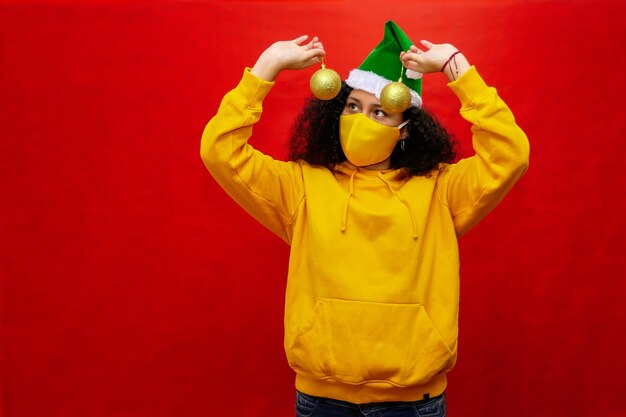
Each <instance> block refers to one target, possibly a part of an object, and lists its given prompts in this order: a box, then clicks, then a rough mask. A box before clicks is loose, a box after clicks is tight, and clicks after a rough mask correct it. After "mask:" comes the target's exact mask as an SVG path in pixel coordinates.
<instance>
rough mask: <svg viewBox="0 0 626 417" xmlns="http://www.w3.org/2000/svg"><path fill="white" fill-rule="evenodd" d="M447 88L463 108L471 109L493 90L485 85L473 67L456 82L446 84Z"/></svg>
mask: <svg viewBox="0 0 626 417" xmlns="http://www.w3.org/2000/svg"><path fill="white" fill-rule="evenodd" d="M448 87H450V89H451V90H452V91H453V92H454V94H456V96H457V97H458V98H459V100H461V104H462V105H463V107H473V106H474V105H475V104H476V103H478V102H480V101H482V99H483V98H487V97H489V96H491V95H492V94H493V91H492V90H493V88H492V87H489V86H488V85H487V84H485V81H483V79H482V77H481V76H480V75H479V74H478V71H476V67H475V66H473V65H472V66H471V67H470V69H468V70H467V71H465V73H463V75H461V76H460V77H459V79H458V80H456V81H453V82H451V83H448Z"/></svg>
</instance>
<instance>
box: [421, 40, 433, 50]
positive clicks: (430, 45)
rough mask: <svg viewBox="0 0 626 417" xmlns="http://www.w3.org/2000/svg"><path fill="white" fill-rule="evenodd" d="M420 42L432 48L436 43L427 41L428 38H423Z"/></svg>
mask: <svg viewBox="0 0 626 417" xmlns="http://www.w3.org/2000/svg"><path fill="white" fill-rule="evenodd" d="M420 43H421V44H422V45H424V46H425V47H426V49H430V48H432V47H433V46H435V44H434V43H432V42H429V41H427V40H425V39H422V40H421V41H420Z"/></svg>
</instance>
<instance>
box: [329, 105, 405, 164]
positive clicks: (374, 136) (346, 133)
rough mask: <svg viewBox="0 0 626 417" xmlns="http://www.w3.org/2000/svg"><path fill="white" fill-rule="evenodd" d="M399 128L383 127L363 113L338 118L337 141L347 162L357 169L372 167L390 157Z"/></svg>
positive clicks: (398, 136) (398, 135) (396, 141)
mask: <svg viewBox="0 0 626 417" xmlns="http://www.w3.org/2000/svg"><path fill="white" fill-rule="evenodd" d="M408 122H409V121H408V120H407V121H405V122H403V123H402V124H401V125H400V126H397V127H394V126H385V125H383V124H380V123H378V122H376V121H374V120H372V119H370V118H369V117H367V116H365V115H364V114H363V113H355V114H342V115H341V116H340V117H339V141H340V142H341V149H343V153H344V154H345V155H346V158H348V161H350V163H352V164H353V165H355V166H357V167H365V166H369V165H374V164H377V163H379V162H382V161H384V160H385V159H387V158H389V156H391V153H392V152H393V148H394V147H395V146H396V143H398V139H400V129H401V128H402V127H403V126H404V125H406V124H407V123H408Z"/></svg>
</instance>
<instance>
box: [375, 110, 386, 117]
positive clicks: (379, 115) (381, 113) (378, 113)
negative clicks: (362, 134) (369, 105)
mask: <svg viewBox="0 0 626 417" xmlns="http://www.w3.org/2000/svg"><path fill="white" fill-rule="evenodd" d="M374 116H376V117H378V118H379V119H382V118H385V117H387V113H385V112H384V111H382V110H380V109H379V110H376V111H374Z"/></svg>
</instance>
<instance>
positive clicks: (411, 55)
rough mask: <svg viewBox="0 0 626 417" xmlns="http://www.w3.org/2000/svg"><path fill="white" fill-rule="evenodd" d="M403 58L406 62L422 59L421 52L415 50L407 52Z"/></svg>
mask: <svg viewBox="0 0 626 417" xmlns="http://www.w3.org/2000/svg"><path fill="white" fill-rule="evenodd" d="M401 59H402V61H404V62H409V61H418V60H419V59H420V54H419V53H415V52H406V53H405V54H404V55H403V56H402V58H401Z"/></svg>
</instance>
